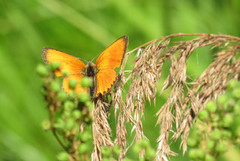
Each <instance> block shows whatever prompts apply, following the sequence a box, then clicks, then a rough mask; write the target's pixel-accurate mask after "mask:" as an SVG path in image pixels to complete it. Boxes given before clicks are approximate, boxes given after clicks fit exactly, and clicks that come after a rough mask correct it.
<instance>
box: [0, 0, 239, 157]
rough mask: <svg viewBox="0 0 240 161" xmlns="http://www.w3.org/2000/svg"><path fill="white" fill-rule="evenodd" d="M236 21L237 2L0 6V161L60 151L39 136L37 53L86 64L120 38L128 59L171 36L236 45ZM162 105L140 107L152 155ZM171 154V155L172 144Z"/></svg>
mask: <svg viewBox="0 0 240 161" xmlns="http://www.w3.org/2000/svg"><path fill="white" fill-rule="evenodd" d="M239 16H240V0H181V1H177V0H168V1H167V0H0V161H33V160H34V161H54V160H56V159H55V156H56V154H57V153H58V152H60V151H61V150H62V149H61V147H60V146H59V145H58V144H57V142H56V140H55V138H54V137H53V136H52V134H51V133H49V132H45V131H43V129H42V128H41V122H42V120H43V119H45V118H47V117H48V113H47V110H46V108H45V107H46V103H45V102H44V100H43V97H42V96H41V94H40V88H41V80H40V78H39V77H38V76H37V75H36V72H35V67H36V65H37V64H39V63H43V60H42V48H43V47H51V48H55V49H58V50H61V51H64V52H66V53H69V54H72V55H74V56H77V57H81V58H83V59H86V60H91V59H92V58H93V57H94V56H95V55H97V54H99V53H100V52H101V51H103V50H104V48H105V47H107V46H108V45H110V44H111V43H112V42H113V41H115V40H116V39H117V38H119V37H121V36H123V35H128V36H129V48H128V51H130V50H132V49H134V48H135V47H137V46H139V45H141V44H143V43H145V42H147V41H150V40H152V39H156V38H159V37H162V36H165V35H169V34H173V33H215V34H229V35H233V36H238V37H239V36H240V18H239ZM211 61H212V55H211V53H208V52H207V51H204V50H203V51H200V52H199V53H198V54H195V55H194V56H192V57H191V58H190V60H189V66H191V69H190V70H189V71H188V72H189V74H190V75H193V76H194V75H198V74H200V73H201V72H202V71H203V70H204V69H205V68H206V67H207V65H208V64H209V63H210V62H211ZM167 72H168V71H165V73H167ZM165 99H166V97H164V96H161V97H158V98H157V106H156V107H154V106H153V105H151V107H150V105H148V106H149V107H148V106H147V107H146V112H145V117H144V131H145V134H146V136H147V137H148V138H149V139H150V141H151V143H152V146H153V147H157V144H156V139H157V137H158V135H159V127H155V122H156V119H157V118H156V117H155V115H154V114H155V113H156V111H158V109H159V107H160V105H161V104H163V102H164V100H165ZM109 121H110V124H111V126H114V124H115V123H116V121H115V120H114V117H111V118H110V120H109ZM153 129H155V130H153ZM113 133H114V132H113ZM172 148H173V150H174V151H177V152H178V151H179V150H178V149H179V148H178V143H177V144H176V145H173V146H172ZM180 152H181V151H180ZM129 155H131V152H129ZM172 160H188V158H187V157H186V156H185V157H184V158H182V157H181V155H180V157H178V158H172ZM225 160H228V159H227V158H226V159H225Z"/></svg>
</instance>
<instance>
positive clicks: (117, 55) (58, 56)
mask: <svg viewBox="0 0 240 161" xmlns="http://www.w3.org/2000/svg"><path fill="white" fill-rule="evenodd" d="M127 45H128V37H127V36H123V37H121V38H119V39H118V40H116V41H115V42H114V43H113V44H111V45H110V46H109V47H107V48H106V49H105V50H104V51H103V52H102V53H101V54H100V55H99V57H98V58H97V60H96V63H95V64H94V63H92V62H89V63H88V64H86V65H85V64H84V63H83V62H82V61H81V60H79V59H78V58H76V57H74V56H71V55H69V54H66V53H64V52H61V51H58V50H55V49H51V48H43V59H44V61H45V62H46V63H47V64H50V63H53V62H59V63H60V64H61V65H60V68H59V69H58V70H57V71H55V75H56V76H63V74H62V70H68V72H69V76H68V77H65V78H64V79H63V89H64V90H65V91H66V92H67V93H69V92H70V91H71V90H72V89H70V87H69V81H70V80H71V79H75V80H77V81H78V82H79V83H78V84H77V86H76V88H75V89H74V90H75V91H76V92H77V93H81V92H83V91H84V90H85V89H84V88H83V87H82V86H81V85H80V81H81V80H82V78H83V77H85V76H87V77H90V78H91V79H92V82H93V84H92V86H91V87H90V88H89V89H88V91H89V94H90V96H91V97H92V98H95V97H98V96H99V95H103V94H104V93H106V92H108V91H109V90H110V89H111V88H112V86H113V84H114V83H115V81H116V79H117V72H116V71H115V68H116V67H119V66H120V65H121V64H122V60H123V57H124V54H125V52H126V48H127Z"/></svg>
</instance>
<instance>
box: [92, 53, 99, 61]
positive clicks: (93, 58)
mask: <svg viewBox="0 0 240 161" xmlns="http://www.w3.org/2000/svg"><path fill="white" fill-rule="evenodd" d="M100 54H101V53H99V54H98V55H96V56H95V57H94V58H93V59H92V60H91V62H92V61H93V60H94V59H96V57H98V56H99V55H100Z"/></svg>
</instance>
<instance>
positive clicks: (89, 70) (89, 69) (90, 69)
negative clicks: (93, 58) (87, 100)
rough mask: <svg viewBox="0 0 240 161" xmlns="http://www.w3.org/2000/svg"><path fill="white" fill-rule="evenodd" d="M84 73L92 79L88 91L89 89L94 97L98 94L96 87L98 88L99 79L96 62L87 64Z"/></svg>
mask: <svg viewBox="0 0 240 161" xmlns="http://www.w3.org/2000/svg"><path fill="white" fill-rule="evenodd" d="M83 75H84V76H87V77H89V78H91V79H92V86H91V87H89V89H88V91H89V94H90V96H91V98H94V97H95V95H96V89H97V88H96V87H97V79H96V75H97V66H96V64H94V63H92V62H89V63H88V64H87V65H86V67H85V68H84V72H83Z"/></svg>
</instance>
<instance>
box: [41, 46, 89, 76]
mask: <svg viewBox="0 0 240 161" xmlns="http://www.w3.org/2000/svg"><path fill="white" fill-rule="evenodd" d="M43 59H44V61H45V62H46V63H47V64H51V63H53V62H59V63H60V64H61V66H60V69H59V70H57V71H56V72H55V74H56V76H62V73H61V71H62V70H68V72H69V74H70V75H71V74H82V72H83V69H84V67H85V64H84V63H83V62H82V61H81V60H79V59H78V58H76V57H74V56H72V55H69V54H66V53H64V52H61V51H58V50H55V49H50V48H44V49H43Z"/></svg>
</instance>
